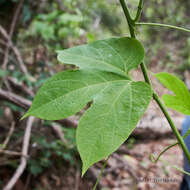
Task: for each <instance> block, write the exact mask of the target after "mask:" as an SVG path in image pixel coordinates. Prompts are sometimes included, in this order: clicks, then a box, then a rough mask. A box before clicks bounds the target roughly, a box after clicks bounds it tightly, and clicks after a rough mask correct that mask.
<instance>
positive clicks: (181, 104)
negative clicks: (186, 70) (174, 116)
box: [155, 72, 190, 115]
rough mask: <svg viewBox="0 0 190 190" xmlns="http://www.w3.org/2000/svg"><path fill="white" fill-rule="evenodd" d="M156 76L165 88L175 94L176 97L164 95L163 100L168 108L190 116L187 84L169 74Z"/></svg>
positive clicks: (189, 94) (189, 96)
mask: <svg viewBox="0 0 190 190" xmlns="http://www.w3.org/2000/svg"><path fill="white" fill-rule="evenodd" d="M155 76H156V78H157V79H158V80H159V81H160V82H161V83H162V84H163V85H164V86H165V87H167V88H168V89H169V90H171V91H172V92H173V93H174V95H169V94H166V95H163V97H162V99H163V101H164V103H165V104H166V106H167V107H169V108H171V109H174V110H176V111H179V112H181V113H183V114H186V115H190V93H189V91H188V89H187V87H186V86H185V84H184V83H183V82H182V81H181V80H179V79H178V78H177V77H176V76H174V75H171V74H169V73H165V72H163V73H158V74H155Z"/></svg>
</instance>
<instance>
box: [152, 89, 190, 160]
mask: <svg viewBox="0 0 190 190" xmlns="http://www.w3.org/2000/svg"><path fill="white" fill-rule="evenodd" d="M153 98H154V100H155V101H156V102H157V104H158V105H159V107H160V109H161V110H162V112H163V114H164V115H165V117H166V119H167V121H168V123H169V124H170V127H171V128H172V130H173V132H174V134H175V136H176V138H177V140H178V143H179V144H180V145H181V147H182V149H183V151H184V153H185V155H186V157H187V159H188V161H189V163H190V154H189V151H188V149H187V146H186V145H185V143H184V140H183V137H182V136H181V135H180V133H179V131H178V130H177V128H176V126H175V125H174V122H173V121H172V119H171V117H170V115H169V113H168V112H167V110H166V108H165V106H164V104H163V103H162V101H161V100H160V98H159V96H158V95H157V94H156V93H155V92H154V93H153Z"/></svg>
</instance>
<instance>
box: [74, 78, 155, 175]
mask: <svg viewBox="0 0 190 190" xmlns="http://www.w3.org/2000/svg"><path fill="white" fill-rule="evenodd" d="M151 95H152V94H151V89H150V87H149V86H148V85H147V84H146V83H144V82H132V81H117V82H113V83H112V84H111V85H110V86H109V87H108V88H106V89H105V90H104V91H102V93H100V94H98V95H97V96H96V97H95V99H94V103H93V105H92V107H91V108H90V109H88V111H86V113H85V114H84V116H83V117H82V118H81V120H80V122H79V126H78V128H77V136H76V140H77V146H78V150H79V153H80V156H81V158H82V161H83V169H82V170H83V171H82V173H83V174H84V173H85V172H86V170H87V169H88V168H89V167H90V166H91V165H92V164H94V163H96V162H98V161H100V160H102V159H103V158H105V157H107V156H109V155H110V154H111V153H112V152H114V151H115V150H116V149H117V148H119V146H120V145H121V144H122V143H123V142H124V141H125V140H126V139H127V138H128V137H129V135H130V134H131V132H132V131H133V130H134V129H135V127H136V124H137V122H138V121H139V119H140V118H141V116H142V115H143V113H144V112H145V110H146V108H147V106H148V104H149V102H150V100H151Z"/></svg>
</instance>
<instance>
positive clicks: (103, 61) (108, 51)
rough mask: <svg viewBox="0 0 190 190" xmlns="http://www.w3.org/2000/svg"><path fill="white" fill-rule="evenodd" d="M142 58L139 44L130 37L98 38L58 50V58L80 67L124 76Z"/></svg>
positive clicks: (142, 54)
mask: <svg viewBox="0 0 190 190" xmlns="http://www.w3.org/2000/svg"><path fill="white" fill-rule="evenodd" d="M134 50H135V52H134ZM143 58H144V49H143V47H142V46H141V44H140V43H139V42H138V41H137V40H135V39H131V38H126V37H124V38H111V39H107V40H99V41H96V42H94V43H91V44H89V45H82V46H77V47H74V48H70V49H67V50H64V51H58V60H59V61H60V62H62V63H67V64H73V65H76V66H78V67H80V69H95V70H100V71H107V72H113V73H117V74H119V75H121V76H126V74H128V72H129V71H130V70H131V69H133V68H136V67H137V66H138V65H139V63H140V61H142V60H143Z"/></svg>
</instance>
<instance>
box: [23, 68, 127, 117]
mask: <svg viewBox="0 0 190 190" xmlns="http://www.w3.org/2000/svg"><path fill="white" fill-rule="evenodd" d="M116 80H128V78H127V77H122V76H119V75H115V74H113V73H108V72H103V71H93V72H92V71H86V70H81V71H79V70H76V71H65V72H61V73H58V74H56V75H54V76H53V77H51V78H50V79H49V80H47V81H46V82H45V84H44V85H43V86H42V87H41V88H40V90H39V91H38V93H37V94H36V96H35V98H34V100H33V103H32V106H31V107H30V109H29V110H28V112H27V113H26V114H25V115H24V117H23V118H25V117H27V116H30V115H33V116H36V117H38V118H41V119H46V120H59V119H63V118H66V117H69V116H71V115H73V114H75V113H76V112H79V111H80V110H81V109H82V108H84V107H85V105H86V104H87V103H88V102H90V101H92V99H93V97H94V96H95V95H96V94H97V93H100V92H101V91H102V90H103V89H104V88H106V87H107V86H109V84H110V83H112V82H113V81H116Z"/></svg>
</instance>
